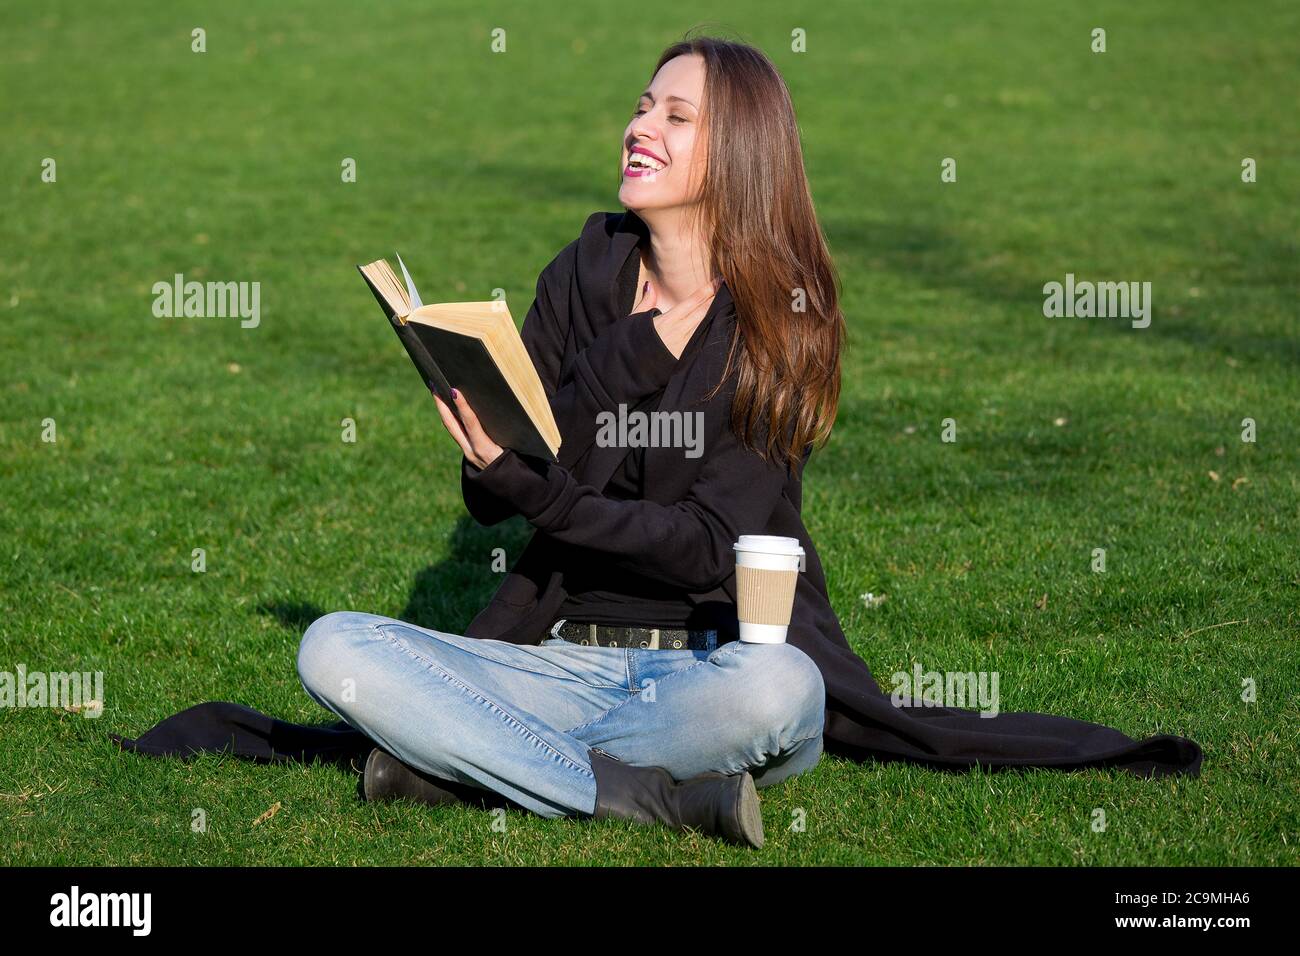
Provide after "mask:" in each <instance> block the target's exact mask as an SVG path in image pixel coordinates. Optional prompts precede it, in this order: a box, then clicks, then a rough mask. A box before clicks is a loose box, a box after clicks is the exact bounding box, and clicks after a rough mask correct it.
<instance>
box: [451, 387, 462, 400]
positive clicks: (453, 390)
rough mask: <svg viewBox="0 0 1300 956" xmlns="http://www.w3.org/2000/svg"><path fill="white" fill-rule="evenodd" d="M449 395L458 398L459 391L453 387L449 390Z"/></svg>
mask: <svg viewBox="0 0 1300 956" xmlns="http://www.w3.org/2000/svg"><path fill="white" fill-rule="evenodd" d="M451 397H452V398H460V392H458V391H456V390H455V389H454V388H453V389H452V390H451Z"/></svg>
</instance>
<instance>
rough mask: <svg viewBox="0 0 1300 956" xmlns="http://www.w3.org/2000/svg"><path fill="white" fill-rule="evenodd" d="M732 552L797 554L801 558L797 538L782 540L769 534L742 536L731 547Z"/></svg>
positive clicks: (801, 551)
mask: <svg viewBox="0 0 1300 956" xmlns="http://www.w3.org/2000/svg"><path fill="white" fill-rule="evenodd" d="M731 549H732V550H733V551H756V552H758V553H760V554H797V555H799V556H800V557H802V556H803V553H804V551H803V545H801V544H800V543H799V539H798V538H784V537H781V536H780V535H771V534H742V535H741V536H740V540H738V541H737V542H736V543H735V544H733V545H732V546H731Z"/></svg>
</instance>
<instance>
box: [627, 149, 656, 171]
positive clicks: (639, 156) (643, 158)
mask: <svg viewBox="0 0 1300 956" xmlns="http://www.w3.org/2000/svg"><path fill="white" fill-rule="evenodd" d="M628 162H629V163H633V164H640V165H642V166H648V167H650V168H651V169H653V170H655V171H656V172H658V171H659V170H661V169H663V168H664V164H663V163H661V162H659V160H657V159H654V158H653V157H650V156H647V155H646V154H645V153H633V154H632V155H631V157H630V158H629V159H628Z"/></svg>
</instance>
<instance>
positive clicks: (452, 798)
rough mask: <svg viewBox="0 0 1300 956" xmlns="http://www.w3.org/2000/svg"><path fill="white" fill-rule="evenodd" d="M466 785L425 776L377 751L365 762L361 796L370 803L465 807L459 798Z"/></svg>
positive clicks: (394, 758) (378, 749)
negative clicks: (405, 801) (402, 800)
mask: <svg viewBox="0 0 1300 956" xmlns="http://www.w3.org/2000/svg"><path fill="white" fill-rule="evenodd" d="M463 789H464V788H463V785H461V784H457V783H454V782H452V781H450V780H443V779H442V778H441V777H435V776H432V775H431V774H426V773H424V772H423V771H421V770H417V769H416V768H415V767H412V766H410V765H409V764H406V763H403V762H402V761H400V760H398V759H397V758H396V757H394V756H393V755H392V754H390V753H388V752H387V751H384V750H381V749H380V748H378V747H376V748H375V749H374V750H372V751H370V756H368V757H367V758H366V769H365V773H364V774H363V775H362V778H361V794H362V796H363V797H365V799H367V800H396V799H398V798H400V797H406V798H408V799H411V800H418V801H420V802H421V803H427V804H429V805H430V806H435V807H436V806H438V805H439V804H444V803H465V802H466V801H465V800H462V799H461V797H460V796H458V792H463Z"/></svg>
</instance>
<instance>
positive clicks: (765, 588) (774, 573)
mask: <svg viewBox="0 0 1300 956" xmlns="http://www.w3.org/2000/svg"><path fill="white" fill-rule="evenodd" d="M732 550H733V551H735V552H736V617H737V618H738V623H739V624H740V639H741V640H742V641H744V642H746V643H748V644H783V643H785V639H786V634H787V632H788V631H789V629H790V614H791V612H792V611H793V610H794V591H795V587H796V586H797V585H798V583H799V572H800V571H803V570H806V568H807V566H808V563H807V557H806V556H805V554H804V550H803V546H802V545H800V544H799V539H798V538H783V537H779V536H775V535H767V534H742V535H741V536H740V540H739V541H737V542H736V543H735V544H734V545H732Z"/></svg>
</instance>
